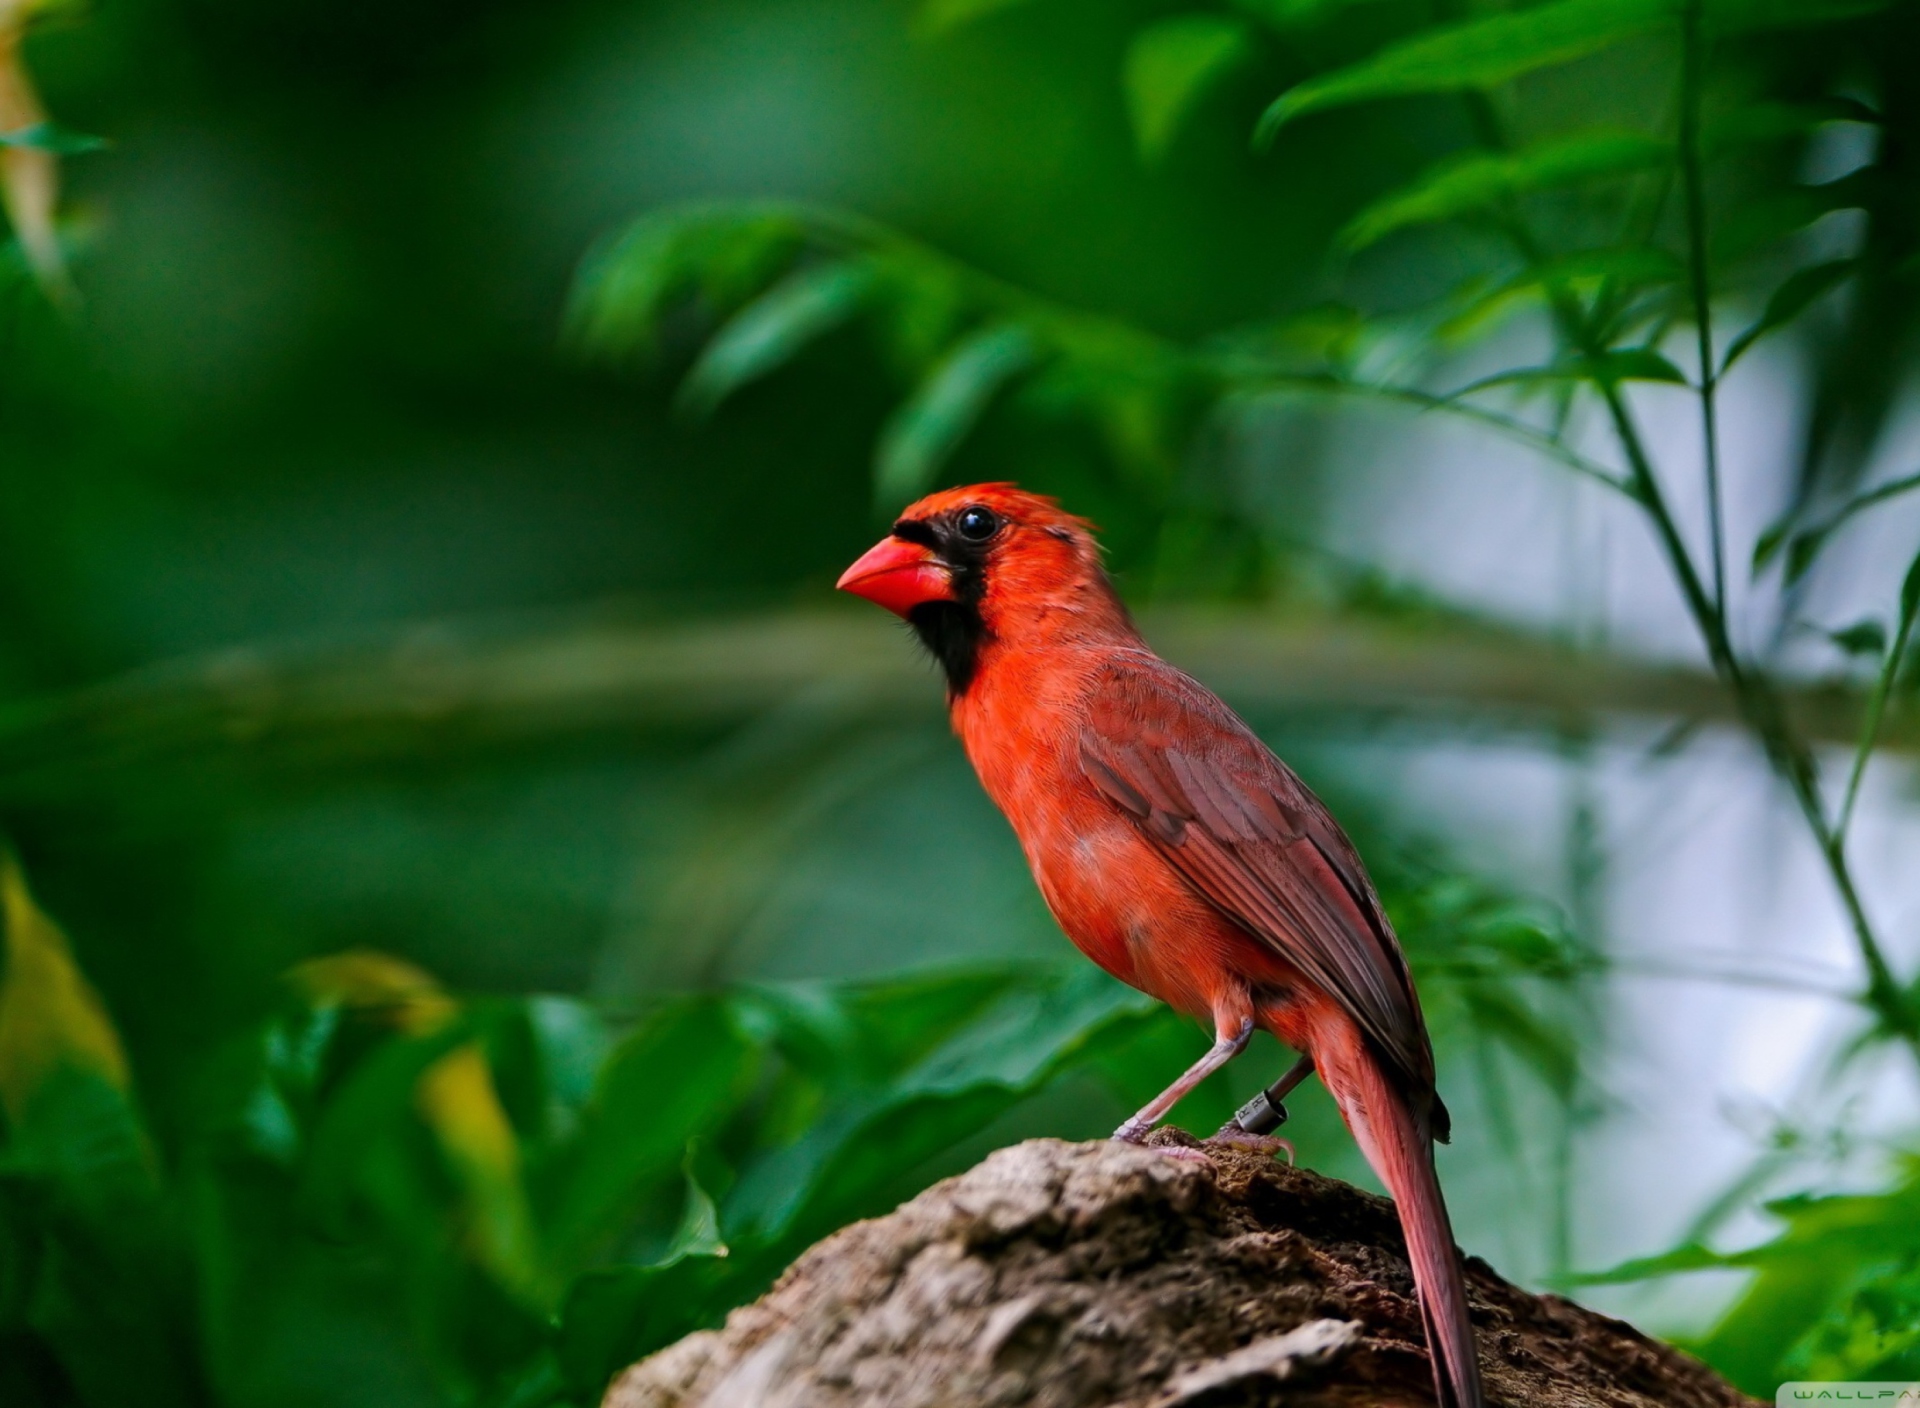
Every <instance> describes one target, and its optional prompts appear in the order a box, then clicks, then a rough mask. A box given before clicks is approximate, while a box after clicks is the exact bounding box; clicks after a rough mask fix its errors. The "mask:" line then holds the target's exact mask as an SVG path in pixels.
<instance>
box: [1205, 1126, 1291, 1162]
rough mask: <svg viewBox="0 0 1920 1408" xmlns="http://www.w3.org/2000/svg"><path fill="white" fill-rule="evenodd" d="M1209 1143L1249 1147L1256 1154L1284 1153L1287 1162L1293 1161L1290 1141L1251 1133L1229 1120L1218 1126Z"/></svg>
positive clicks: (1269, 1135)
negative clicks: (1218, 1128) (1216, 1132)
mask: <svg viewBox="0 0 1920 1408" xmlns="http://www.w3.org/2000/svg"><path fill="white" fill-rule="evenodd" d="M1207 1142H1208V1143H1209V1144H1230V1145H1232V1146H1233V1147H1234V1148H1236V1149H1251V1150H1252V1151H1253V1152H1254V1153H1256V1154H1266V1155H1269V1156H1272V1155H1275V1154H1285V1155H1286V1156H1287V1162H1288V1163H1293V1162H1294V1153H1293V1144H1292V1141H1290V1140H1286V1139H1279V1138H1276V1137H1275V1136H1273V1135H1271V1134H1253V1133H1250V1132H1248V1131H1247V1130H1244V1129H1242V1128H1240V1126H1239V1125H1237V1124H1234V1123H1232V1122H1231V1121H1229V1122H1228V1123H1226V1124H1223V1125H1221V1126H1220V1132H1219V1133H1218V1134H1215V1135H1214V1136H1213V1138H1211V1139H1209V1140H1208V1141H1207Z"/></svg>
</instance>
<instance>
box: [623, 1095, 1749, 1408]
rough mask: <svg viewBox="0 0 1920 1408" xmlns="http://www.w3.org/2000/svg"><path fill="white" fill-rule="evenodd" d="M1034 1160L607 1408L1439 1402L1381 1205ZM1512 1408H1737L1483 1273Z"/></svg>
mask: <svg viewBox="0 0 1920 1408" xmlns="http://www.w3.org/2000/svg"><path fill="white" fill-rule="evenodd" d="M1154 1140H1155V1143H1156V1144H1158V1145H1159V1146H1160V1148H1159V1149H1138V1148H1129V1147H1127V1146H1124V1145H1117V1144H1113V1143H1109V1142H1106V1141H1101V1142H1097V1143H1088V1144H1066V1143H1062V1142H1060V1141H1058V1140H1050V1139H1037V1140H1032V1141H1030V1142H1028V1143H1025V1144H1021V1145H1018V1146H1016V1147H1014V1148H1010V1149H1002V1150H1000V1151H999V1152H998V1153H996V1154H994V1155H992V1156H991V1157H990V1158H988V1159H987V1160H986V1161H985V1162H984V1163H982V1164H980V1165H979V1166H978V1167H977V1168H974V1169H973V1170H971V1171H970V1172H968V1173H964V1174H962V1175H960V1176H959V1177H957V1178H950V1179H948V1180H947V1181H946V1182H944V1183H941V1184H938V1185H937V1186H935V1187H933V1188H930V1189H928V1190H927V1191H926V1192H925V1193H922V1194H921V1195H920V1196H919V1197H917V1198H915V1199H914V1200H913V1201H911V1202H909V1203H907V1204H905V1205H904V1206H902V1207H901V1208H899V1209H898V1210H897V1211H895V1212H893V1213H891V1214H890V1215H888V1216H886V1217H882V1218H876V1219H874V1220H873V1221H870V1222H862V1223H858V1224H856V1225H854V1226H852V1227H848V1228H845V1229H843V1230H842V1231H840V1232H837V1233H835V1234H834V1235H833V1236H831V1237H829V1238H827V1239H826V1240H825V1241H823V1242H821V1243H820V1244H819V1245H818V1246H815V1247H814V1248H813V1249H812V1250H810V1251H808V1252H807V1253H806V1254H805V1255H803V1256H802V1257H801V1258H800V1259H799V1260H798V1261H797V1262H795V1263H794V1264H793V1266H792V1267H791V1268H789V1269H788V1271H787V1272H786V1274H785V1275H784V1276H782V1277H781V1279H780V1281H779V1283H778V1284H777V1285H775V1286H774V1288H773V1289H772V1290H771V1291H769V1292H768V1293H767V1294H766V1295H765V1296H764V1297H762V1298H761V1299H760V1300H759V1301H757V1302H755V1303H754V1304H752V1305H749V1306H745V1307H742V1308H741V1309H739V1310H737V1311H735V1312H734V1313H733V1314H732V1315H731V1316H730V1317H729V1318H728V1320H727V1323H726V1326H725V1328H723V1329H720V1330H714V1331H703V1332H701V1333H699V1334H694V1335H689V1336H688V1337H687V1338H686V1339H684V1340H681V1341H680V1342H679V1343H678V1344H675V1345H671V1346H669V1347H668V1348H666V1349H664V1350H662V1351H660V1352H659V1353H658V1354H655V1355H654V1356H652V1357H651V1358H650V1359H647V1360H644V1361H642V1362H641V1363H639V1364H636V1365H634V1366H633V1367H632V1368H631V1369H629V1370H627V1371H626V1372H625V1373H624V1374H622V1375H621V1376H620V1377H619V1378H618V1379H616V1380H615V1381H614V1383H613V1385H612V1387H611V1388H609V1389H608V1391H607V1395H606V1399H605V1402H604V1404H603V1408H963V1405H964V1408H1001V1406H1002V1405H1005V1406H1006V1408H1013V1405H1021V1408H1176V1405H1179V1406H1180V1408H1186V1406H1187V1405H1191V1408H1227V1405H1248V1406H1249V1408H1251V1405H1268V1404H1283V1403H1284V1404H1286V1405H1289V1406H1290V1408H1335V1406H1336V1405H1338V1406H1339V1408H1363V1406H1364V1408H1401V1406H1402V1405H1406V1406H1407V1408H1413V1406H1414V1405H1430V1404H1432V1402H1433V1391H1432V1387H1431V1381H1430V1378H1429V1371H1428V1367H1427V1356H1426V1350H1425V1349H1424V1347H1423V1343H1424V1342H1423V1339H1422V1336H1421V1330H1420V1316H1419V1311H1418V1309H1417V1308H1416V1306H1415V1304H1414V1299H1413V1280H1412V1276H1411V1274H1410V1273H1409V1271H1408V1269H1407V1262H1406V1254H1405V1249H1404V1247H1403V1245H1402V1242H1401V1238H1400V1227H1399V1222H1398V1219H1397V1218H1396V1217H1395V1216H1394V1211H1393V1205H1392V1204H1391V1203H1390V1202H1388V1201H1387V1200H1386V1199H1384V1198H1378V1197H1375V1196H1373V1195H1372V1194H1369V1193H1363V1192H1361V1191H1360V1190H1358V1189H1356V1188H1352V1187H1349V1186H1348V1185H1346V1184H1344V1183H1339V1182H1336V1181H1334V1180H1332V1179H1328V1178H1322V1177H1320V1176H1319V1175H1318V1174H1314V1173H1310V1172H1308V1171H1306V1170H1304V1169H1294V1168H1289V1167H1287V1166H1286V1165H1285V1164H1282V1163H1280V1162H1278V1161H1276V1160H1274V1159H1270V1158H1265V1157H1262V1156H1259V1155H1256V1154H1253V1153H1249V1152H1246V1151H1243V1150H1240V1149H1235V1148H1228V1147H1223V1146H1219V1145H1211V1144H1209V1145H1207V1146H1205V1148H1206V1155H1207V1157H1206V1158H1205V1159H1204V1160H1193V1159H1191V1158H1181V1157H1177V1156H1170V1155H1169V1154H1168V1153H1167V1152H1165V1151H1164V1150H1165V1148H1166V1147H1167V1146H1169V1145H1176V1144H1177V1145H1184V1146H1187V1147H1189V1148H1191V1147H1194V1145H1195V1141H1193V1140H1192V1139H1191V1138H1189V1137H1188V1136H1186V1135H1185V1134H1182V1133H1181V1132H1179V1131H1177V1130H1161V1131H1159V1132H1158V1133H1156V1135H1155V1136H1154ZM1467 1281H1468V1290H1469V1296H1470V1298H1471V1302H1472V1309H1473V1322H1474V1330H1475V1335H1476V1338H1477V1339H1478V1342H1479V1349H1480V1357H1481V1364H1482V1367H1483V1370H1484V1372H1485V1374H1486V1381H1487V1398H1488V1402H1489V1404H1490V1405H1496V1408H1508V1406H1509V1405H1511V1406H1512V1408H1518V1406H1519V1405H1529V1408H1544V1405H1552V1406H1553V1408H1602V1405H1604V1408H1652V1405H1662V1408H1664V1406H1665V1405H1675V1408H1678V1406H1679V1405H1685V1408H1720V1406H1721V1405H1746V1404H1749V1403H1751V1402H1752V1401H1753V1400H1750V1399H1747V1398H1744V1397H1742V1396H1741V1395H1740V1394H1739V1393H1737V1392H1735V1391H1734V1390H1733V1389H1732V1388H1730V1387H1729V1386H1728V1385H1727V1384H1725V1383H1724V1382H1722V1381H1721V1380H1720V1379H1718V1378H1716V1377H1715V1376H1714V1374H1713V1373H1712V1372H1711V1371H1710V1370H1708V1369H1707V1368H1705V1367H1704V1366H1703V1365H1701V1364H1699V1363H1697V1362H1695V1361H1694V1360H1692V1359H1689V1358H1688V1357H1687V1356H1685V1355H1684V1354H1681V1353H1680V1352H1679V1351H1677V1350H1674V1349H1671V1348H1668V1347H1667V1346H1665V1345H1661V1344H1658V1343H1656V1342H1655V1341H1653V1340H1650V1339H1648V1338H1647V1337H1646V1336H1645V1335H1642V1334H1641V1333H1639V1332H1638V1331H1637V1330H1635V1329H1633V1328H1632V1327H1631V1326H1629V1325H1626V1324H1623V1323H1621V1322H1620V1321H1618V1320H1613V1319H1609V1318H1608V1317H1606V1316H1604V1315H1597V1314H1595V1313H1593V1312H1592V1311H1589V1310H1583V1309H1581V1308H1580V1307H1578V1306H1576V1305H1573V1304H1571V1303H1570V1302H1568V1301H1565V1300H1562V1299H1560V1298H1559V1297H1556V1296H1536V1295H1533V1294H1531V1293H1529V1292H1526V1291H1523V1290H1520V1289H1519V1288H1518V1287H1516V1286H1513V1285H1510V1284H1509V1283H1507V1282H1506V1281H1504V1280H1502V1279H1501V1278H1500V1277H1499V1276H1498V1275H1496V1274H1495V1273H1494V1271H1493V1270H1492V1268H1490V1267H1489V1266H1487V1265H1486V1263H1485V1262H1482V1261H1480V1260H1478V1259H1477V1258H1470V1259H1469V1260H1468V1261H1467Z"/></svg>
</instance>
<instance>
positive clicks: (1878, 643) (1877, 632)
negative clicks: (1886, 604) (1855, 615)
mask: <svg viewBox="0 0 1920 1408" xmlns="http://www.w3.org/2000/svg"><path fill="white" fill-rule="evenodd" d="M1827 639H1828V640H1830V641H1832V642H1833V643H1834V644H1835V645H1837V646H1839V647H1840V649H1842V650H1843V651H1845V652H1846V653H1847V654H1849V655H1870V656H1872V657H1873V658H1874V659H1876V660H1877V659H1879V658H1880V656H1881V655H1882V654H1883V653H1884V652H1885V651H1886V648H1887V628H1886V627H1885V626H1884V625H1882V624H1881V623H1880V622H1878V621H1876V620H1873V619H1872V618H1871V617H1869V618H1868V619H1866V620H1863V621H1855V622H1854V623H1853V624H1852V625H1851V626H1847V627H1845V628H1843V629H1841V630H1838V631H1828V632H1827Z"/></svg>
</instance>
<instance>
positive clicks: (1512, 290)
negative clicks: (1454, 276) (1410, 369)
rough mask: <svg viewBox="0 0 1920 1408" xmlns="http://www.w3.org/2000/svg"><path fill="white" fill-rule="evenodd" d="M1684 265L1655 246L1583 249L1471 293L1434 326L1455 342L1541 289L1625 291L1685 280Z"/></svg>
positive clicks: (1531, 266)
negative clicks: (1609, 288) (1606, 287)
mask: <svg viewBox="0 0 1920 1408" xmlns="http://www.w3.org/2000/svg"><path fill="white" fill-rule="evenodd" d="M1686 277H1687V269H1686V265H1684V264H1682V263H1681V262H1680V261H1679V260H1678V259H1675V258H1674V257H1673V256H1672V255H1671V254H1668V253H1666V252H1664V251H1662V250H1657V249H1588V250H1577V251H1575V252H1574V253H1572V254H1564V255H1560V256H1559V257H1557V258H1554V259H1549V260H1547V261H1545V262H1544V263H1540V264H1533V265H1529V266H1528V267H1527V268H1525V269H1523V270H1522V271H1521V272H1520V273H1518V274H1516V275H1515V276H1514V277H1513V278H1511V279H1509V280H1507V281H1506V282H1505V283H1502V284H1499V285H1496V286H1494V287H1493V288H1490V289H1487V290H1485V291H1484V292H1478V291H1476V292H1473V293H1472V294H1471V295H1470V296H1469V297H1467V298H1466V299H1465V300H1464V301H1463V302H1462V304H1461V306H1460V307H1459V309H1458V311H1456V312H1454V313H1452V314H1450V315H1449V316H1448V318H1447V320H1446V321H1445V322H1444V323H1442V324H1441V325H1440V327H1439V328H1438V329H1437V332H1438V335H1439V337H1440V338H1441V339H1442V340H1443V341H1448V342H1456V343H1457V342H1460V341H1462V340H1464V339H1466V338H1468V337H1470V336H1473V335H1475V334H1478V333H1480V332H1481V331H1483V330H1484V329H1486V328H1488V327H1490V326H1492V325H1494V324H1496V323H1497V322H1498V321H1499V319H1500V318H1502V317H1503V316H1504V315H1505V314H1506V313H1507V312H1508V311H1509V310H1510V309H1512V308H1514V307H1515V306H1516V305H1518V304H1519V303H1520V302H1521V301H1523V300H1524V299H1527V298H1529V297H1532V296H1534V295H1537V294H1538V293H1539V292H1540V290H1542V289H1543V288H1571V289H1575V290H1579V291H1582V292H1583V293H1591V292H1593V291H1595V290H1597V288H1598V287H1599V286H1600V285H1601V284H1611V285H1614V286H1615V287H1616V288H1617V289H1620V290H1624V291H1627V292H1629V293H1633V292H1639V291H1645V290H1650V289H1655V288H1660V287H1663V286H1669V285H1675V284H1680V283H1683V282H1685V280H1686Z"/></svg>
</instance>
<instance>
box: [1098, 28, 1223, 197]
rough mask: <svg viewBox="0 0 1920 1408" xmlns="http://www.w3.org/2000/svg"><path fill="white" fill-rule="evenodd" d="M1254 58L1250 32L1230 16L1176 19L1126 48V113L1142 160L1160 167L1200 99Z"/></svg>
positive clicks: (1147, 30) (1150, 30) (1148, 31)
mask: <svg viewBox="0 0 1920 1408" xmlns="http://www.w3.org/2000/svg"><path fill="white" fill-rule="evenodd" d="M1253 55H1254V44H1253V35H1252V31H1251V30H1249V29H1248V27H1247V26H1246V24H1245V23H1244V22H1242V21H1241V20H1238V19H1236V18H1234V17H1233V16H1231V15H1220V14H1189V15H1176V16H1174V17H1173V18H1171V19H1165V20H1161V21H1160V22H1159V23H1157V24H1152V25H1148V26H1147V27H1146V28H1145V29H1143V30H1141V31H1140V32H1139V33H1138V34H1136V35H1135V36H1134V37H1133V42H1132V43H1131V44H1130V45H1128V46H1127V57H1126V62H1125V65H1124V69H1123V77H1124V83H1125V87H1126V93H1127V112H1128V115H1129V116H1130V117H1131V118H1132V119H1133V138H1134V142H1135V143H1136V145H1137V146H1138V147H1139V149H1140V159H1141V160H1142V161H1144V162H1145V163H1146V164H1147V165H1149V166H1158V165H1159V164H1160V163H1161V162H1162V161H1164V160H1165V159H1166V156H1167V153H1168V151H1169V150H1171V148H1172V146H1173V141H1174V138H1175V137H1177V136H1178V135H1179V133H1180V129H1181V127H1182V125H1183V124H1184V123H1185V122H1186V120H1187V118H1188V117H1189V116H1190V115H1191V114H1192V112H1193V110H1194V108H1195V107H1196V106H1197V105H1198V104H1199V101H1200V99H1201V98H1203V97H1205V96H1206V94H1207V93H1208V91H1210V90H1211V89H1212V88H1213V87H1214V86H1215V85H1216V84H1218V83H1219V82H1220V81H1221V80H1222V79H1223V78H1225V77H1226V76H1227V75H1228V74H1230V73H1232V72H1233V71H1234V70H1235V69H1237V68H1239V67H1240V66H1241V65H1243V64H1245V63H1246V62H1247V61H1248V60H1249V59H1251V58H1252V57H1253Z"/></svg>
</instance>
